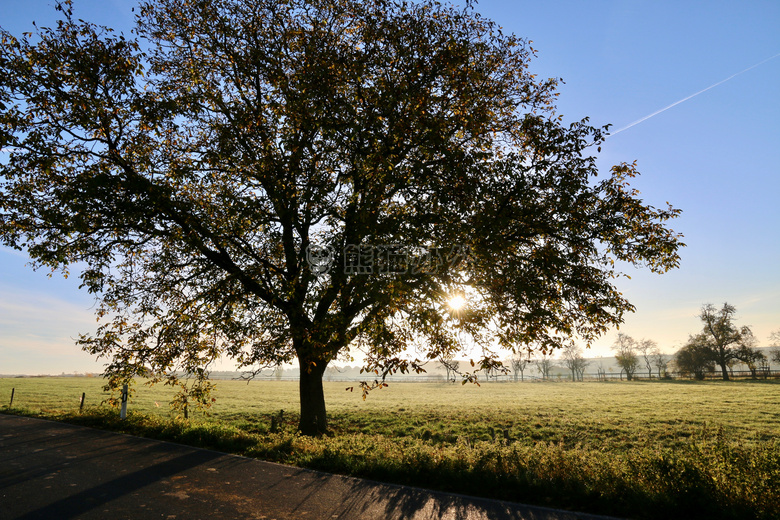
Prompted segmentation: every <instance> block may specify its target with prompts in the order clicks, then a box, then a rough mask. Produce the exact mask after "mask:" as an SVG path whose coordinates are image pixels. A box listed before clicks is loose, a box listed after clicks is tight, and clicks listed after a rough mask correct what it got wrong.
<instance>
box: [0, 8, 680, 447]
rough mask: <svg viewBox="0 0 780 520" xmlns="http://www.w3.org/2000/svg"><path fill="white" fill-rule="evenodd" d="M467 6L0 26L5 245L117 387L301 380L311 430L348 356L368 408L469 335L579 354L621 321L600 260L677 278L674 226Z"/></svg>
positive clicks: (609, 272) (67, 16) (509, 38)
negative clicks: (46, 286) (217, 367)
mask: <svg viewBox="0 0 780 520" xmlns="http://www.w3.org/2000/svg"><path fill="white" fill-rule="evenodd" d="M8 3H9V2H4V4H3V5H5V4H8ZM475 3H476V2H466V4H467V5H466V6H457V7H456V6H453V5H451V4H444V3H442V2H438V1H435V0H414V1H405V0H397V1H396V0H317V1H314V0H214V1H205V0H204V1H191V0H149V1H143V2H141V3H140V5H139V6H138V8H136V13H137V18H136V26H135V28H134V30H133V31H132V34H131V35H130V34H128V35H120V34H117V33H116V32H113V31H111V30H110V29H109V28H106V27H100V26H97V25H95V24H92V23H90V22H88V21H83V20H80V19H78V18H76V17H75V16H73V10H72V6H71V4H72V2H71V1H70V0H67V1H62V2H58V3H56V4H55V5H56V9H58V10H59V11H60V12H61V13H62V16H63V17H62V19H61V20H59V21H58V23H57V24H56V25H55V26H54V27H52V28H40V29H35V30H34V32H30V33H24V34H21V35H18V36H14V35H12V34H10V33H9V32H7V31H5V30H0V33H1V34H0V149H2V150H3V157H2V160H0V243H2V244H4V245H6V246H10V247H13V248H17V249H20V250H24V251H26V252H27V253H28V254H29V256H30V258H31V259H32V263H33V265H34V266H38V267H41V266H42V267H45V268H48V269H53V270H57V269H62V270H67V269H68V268H71V269H78V270H79V271H80V276H81V281H82V286H83V287H85V289H86V290H88V291H90V293H92V294H94V295H95V297H96V298H98V301H99V303H98V305H96V309H97V314H98V315H99V318H100V319H101V322H100V325H99V326H98V328H97V330H96V331H95V332H94V333H91V334H86V335H83V336H81V337H80V340H79V344H80V345H81V346H82V348H84V349H85V350H86V351H88V352H89V353H91V354H93V355H95V356H98V357H101V358H105V359H107V360H108V361H109V362H108V363H107V369H106V376H107V378H108V384H109V385H110V386H111V387H113V388H116V387H117V386H118V385H121V384H122V382H125V381H128V380H130V379H132V378H134V377H152V378H159V379H161V380H166V381H169V382H175V381H176V379H177V374H181V373H187V374H196V375H197V381H198V384H201V388H207V384H208V374H209V370H210V369H211V367H213V365H214V364H215V363H216V362H218V360H220V359H230V360H232V361H235V362H236V363H237V364H238V365H239V366H240V368H243V369H250V370H251V369H253V368H255V367H257V366H258V365H267V364H269V363H270V364H275V363H289V362H292V361H293V360H297V363H298V367H299V368H298V377H299V380H300V383H299V397H300V414H299V429H300V431H301V432H303V433H304V434H307V435H318V434H322V433H325V432H326V431H327V413H326V406H325V395H324V391H323V385H322V379H323V374H324V373H325V369H326V368H327V366H328V364H329V363H331V362H334V361H335V360H337V359H338V356H339V353H340V352H343V351H344V350H345V349H349V348H350V347H351V346H357V345H359V347H360V348H361V349H363V350H364V357H363V359H364V360H365V366H364V368H365V369H366V373H368V374H374V375H375V376H376V379H374V380H373V382H372V381H364V382H363V383H364V384H363V389H364V391H368V390H369V389H371V388H375V387H376V386H379V385H380V384H381V385H383V384H384V377H385V376H387V375H389V374H392V373H395V372H396V371H401V372H405V371H417V370H423V369H422V366H424V365H425V364H426V363H427V362H428V361H431V360H434V359H437V358H438V357H439V356H441V355H446V354H447V353H451V352H456V351H458V349H459V346H460V345H459V334H470V335H472V336H474V335H476V336H478V338H479V339H480V340H481V339H485V341H483V343H482V344H483V345H488V344H495V345H498V346H505V345H503V344H502V339H501V338H514V339H518V338H519V339H520V340H522V341H523V342H526V343H527V342H532V341H540V342H541V343H543V344H544V345H546V347H547V348H550V349H554V348H556V347H557V346H560V345H561V344H562V342H563V341H565V337H564V339H562V338H561V337H560V335H558V334H557V331H566V332H567V334H566V335H564V336H568V335H569V333H571V334H576V335H578V336H579V337H581V338H582V339H583V340H584V341H585V342H592V341H593V340H594V339H595V338H597V337H598V336H599V335H600V334H602V333H603V332H604V331H606V330H609V328H611V327H612V326H614V325H616V324H620V323H622V321H623V317H624V315H625V313H627V312H631V311H633V309H634V307H633V306H632V305H631V303H630V302H629V301H628V300H627V299H626V298H625V297H624V296H623V294H622V293H621V292H620V291H619V290H618V287H616V286H615V285H614V280H615V279H616V277H617V275H618V274H619V273H618V271H617V270H616V268H615V267H614V266H615V265H616V262H620V261H623V262H628V263H630V264H634V265H641V266H646V267H648V268H649V269H650V270H652V271H653V272H658V273H661V272H665V271H667V270H668V269H671V268H674V267H676V266H677V265H678V263H679V255H678V254H677V250H678V248H679V247H680V246H681V245H682V244H681V243H680V235H678V234H677V233H674V232H673V231H672V230H671V229H669V228H668V227H667V221H668V220H669V219H672V218H675V217H676V216H677V215H678V214H679V211H678V210H676V209H674V208H672V207H671V206H667V207H664V208H655V207H653V206H650V205H646V204H644V203H643V201H642V200H641V199H640V198H638V197H637V193H636V191H635V190H633V189H632V188H631V186H630V182H631V179H632V178H633V177H635V176H636V175H638V171H637V168H636V165H635V164H633V163H620V164H617V165H614V166H613V167H612V169H611V171H610V172H599V171H598V167H597V160H596V157H595V153H596V151H597V150H598V146H599V145H600V144H601V142H602V141H603V140H604V137H605V129H604V128H596V127H593V126H591V125H590V124H588V121H587V119H585V120H582V121H577V122H573V123H571V124H569V125H564V124H563V123H562V119H561V118H560V117H559V116H558V114H557V113H556V108H555V100H556V96H557V92H556V90H557V81H556V80H554V79H543V78H537V77H536V75H535V74H532V73H531V72H530V70H529V67H530V64H531V60H532V57H533V56H534V53H535V50H534V49H533V48H532V46H531V43H530V42H529V41H527V40H524V39H522V38H520V37H518V36H515V35H513V34H507V33H505V32H503V31H502V30H501V28H500V27H499V25H498V24H497V23H496V22H494V21H491V20H489V19H487V18H485V17H483V16H480V15H479V14H478V13H477V12H475V8H474V4H475ZM591 151H592V152H593V153H591ZM596 175H600V177H599V180H596ZM466 289H468V290H469V291H471V293H472V298H471V300H472V302H471V303H470V304H469V305H468V306H467V308H465V309H464V310H459V311H457V312H456V311H453V310H452V309H451V308H450V307H449V306H448V305H447V302H448V300H449V295H451V294H454V293H458V292H463V291H464V290H466ZM564 302H565V304H564ZM487 336H492V338H487ZM493 340H494V341H493ZM415 345H425V348H424V349H423V350H422V351H418V352H421V353H420V355H419V356H414V355H409V353H410V352H413V351H414V349H413V346H415ZM480 353H481V354H482V355H481V357H480V359H478V360H476V363H475V372H476V371H479V370H487V369H489V368H491V367H495V366H497V365H499V364H500V361H499V360H498V355H499V354H498V353H497V349H493V350H491V349H489V348H485V349H481V350H480ZM472 376H473V377H474V379H476V375H475V374H473V373H472ZM371 377H372V378H373V377H374V376H371ZM205 394H206V392H200V393H196V394H193V393H191V392H190V393H189V394H188V395H190V396H192V395H205ZM208 401H209V400H208V399H204V402H208ZM190 402H191V401H190Z"/></svg>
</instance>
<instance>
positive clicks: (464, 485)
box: [0, 378, 780, 519]
mask: <svg viewBox="0 0 780 520" xmlns="http://www.w3.org/2000/svg"><path fill="white" fill-rule="evenodd" d="M102 385H103V381H102V380H101V379H99V378H14V379H0V405H2V407H1V408H0V410H2V411H5V412H11V413H25V414H30V415H38V416H43V417H48V418H53V419H58V420H66V421H69V422H76V423H80V424H86V425H90V426H95V427H102V428H109V429H113V430H118V431H124V432H128V433H132V434H136V435H144V436H150V437H157V438H162V439H166V440H173V441H177V442H182V443H187V444H194V445H198V446H203V447H209V448H215V449H219V450H222V451H229V452H234V453H239V454H242V455H246V456H251V457H258V458H263V459H267V460H273V461H276V462H282V463H287V464H295V465H299V466H304V467H309V468H314V469H321V470H325V471H332V472H336V473H343V474H350V475H354V476H360V477H369V478H373V479H376V480H382V481H388V482H396V483H402V484H410V485H417V486H422V487H429V488H436V489H441V490H445V491H453V492H459V493H464V494H470V495H480V496H487V497H492V498H499V499H504V500H512V501H518V502H525V503H533V504H538V505H544V506H550V507H563V508H568V509H574V510H579V511H586V512H593V513H601V514H611V515H615V516H620V517H625V518H638V519H643V518H734V519H737V518H740V519H747V518H756V519H771V518H780V428H778V424H780V384H779V383H778V382H775V381H760V382H759V381H756V382H751V381H739V382H717V381H714V382H687V381H671V382H666V381H664V382H631V383H629V382H609V383H605V382H585V383H571V382H566V383H520V384H517V383H490V384H483V385H482V386H475V385H466V386H462V385H459V384H448V383H429V384H421V383H394V384H391V385H390V386H389V387H388V388H384V389H381V390H375V391H373V392H372V393H371V394H370V395H369V397H368V399H367V400H365V401H364V400H363V399H362V398H361V394H360V391H359V389H357V388H356V389H355V391H354V392H349V391H345V387H347V386H349V384H348V383H335V382H334V383H325V391H326V401H327V403H328V413H329V419H330V429H331V432H332V433H331V434H330V435H328V436H324V437H322V438H307V437H301V436H299V435H298V434H297V433H296V432H295V426H296V424H297V409H298V394H297V383H295V382H277V381H253V382H250V383H249V384H247V383H246V382H242V381H217V382H216V385H217V392H216V394H215V397H216V398H217V401H216V402H215V404H214V405H213V406H212V408H211V409H210V410H208V412H207V413H203V412H194V411H191V412H190V414H189V419H186V420H185V419H184V418H183V417H182V416H181V413H180V412H179V411H176V410H171V409H170V407H169V406H168V402H169V401H170V400H171V397H172V394H173V390H171V389H170V388H167V387H163V386H155V387H151V388H149V387H147V386H144V385H142V384H139V385H137V386H136V393H135V395H134V396H133V398H132V399H131V402H130V405H129V415H128V419H127V420H126V421H119V420H118V413H117V411H116V410H115V409H113V408H111V407H109V406H107V405H106V404H101V403H102V402H103V401H105V400H106V399H107V398H108V397H109V394H107V393H105V392H103V391H102V388H101V387H102ZM11 388H15V396H14V404H13V408H12V409H9V407H8V403H9V400H10V395H11ZM82 392H85V393H86V400H85V407H84V410H83V412H81V413H79V399H80V397H81V393H82ZM282 410H283V412H280V411H282Z"/></svg>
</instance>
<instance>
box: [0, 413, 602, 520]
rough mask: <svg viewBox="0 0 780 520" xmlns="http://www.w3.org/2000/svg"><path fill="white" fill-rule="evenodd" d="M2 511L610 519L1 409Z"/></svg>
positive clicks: (189, 518) (227, 519)
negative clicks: (302, 466)
mask: <svg viewBox="0 0 780 520" xmlns="http://www.w3.org/2000/svg"><path fill="white" fill-rule="evenodd" d="M0 518H1V519H4V520H10V519H25V520H27V519H46V520H49V519H66V518H78V519H85V520H88V519H100V520H103V519H105V518H111V519H125V518H127V519H133V520H146V519H160V518H162V519H166V520H176V519H186V520H197V519H209V520H212V519H219V520H239V519H241V520H245V519H247V520H249V519H267V520H271V519H278V520H282V519H296V520H297V519H307V518H311V519H345V520H351V519H371V520H383V519H388V520H391V519H392V520H395V519H399V520H400V519H404V520H405V519H409V520H412V519H413V520H433V519H442V520H444V519H447V520H449V519H467V520H483V519H491V520H493V519H496V520H498V519H516V520H521V519H522V520H575V519H579V520H597V519H602V520H603V519H606V517H598V516H593V515H584V514H577V513H570V512H562V511H554V510H551V509H545V508H537V507H529V506H524V505H520V504H513V503H507V502H499V501H494V500H483V499H478V498H472V497H466V496H461V495H452V494H446V493H438V492H432V491H427V490H423V489H418V488H410V487H404V486H394V485H388V484H381V483H377V482H372V481H367V480H361V479H355V478H349V477H341V476H337V475H331V474H327V473H321V472H317V471H309V470H304V469H300V468H295V467H290V466H283V465H281V464H273V463H269V462H263V461H258V460H254V459H248V458H245V457H238V456H234V455H226V454H224V453H219V452H215V451H209V450H202V449H197V448H191V447H188V446H182V445H179V444H172V443H168V442H160V441H155V440H149V439H142V438H138V437H131V436H129V435H122V434H117V433H111V432H104V431H100V430H94V429H91V428H85V427H81V426H72V425H68V424H63V423H57V422H52V421H44V420H40V419H30V418H26V417H15V416H11V415H2V414H0Z"/></svg>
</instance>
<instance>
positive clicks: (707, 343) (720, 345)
mask: <svg viewBox="0 0 780 520" xmlns="http://www.w3.org/2000/svg"><path fill="white" fill-rule="evenodd" d="M736 312H737V310H736V308H735V307H734V306H732V305H729V304H728V303H724V304H723V307H721V308H720V309H718V308H716V307H715V306H714V305H712V304H709V303H708V304H706V305H704V306H702V308H701V314H700V315H699V319H701V321H702V325H703V330H702V332H701V333H700V334H697V335H696V338H697V339H696V342H697V344H698V345H700V346H701V347H702V348H704V349H706V351H707V352H708V353H709V354H708V355H709V359H711V360H712V361H714V362H715V364H716V365H718V366H719V367H720V369H721V374H722V376H723V380H724V381H728V380H729V363H730V362H733V361H741V359H740V352H742V353H743V354H744V353H745V351H744V350H741V349H742V348H743V347H750V346H751V345H753V344H754V343H755V338H754V336H753V332H752V331H751V330H750V327H739V328H738V327H737V326H736V325H735V324H734V314H735V313H736Z"/></svg>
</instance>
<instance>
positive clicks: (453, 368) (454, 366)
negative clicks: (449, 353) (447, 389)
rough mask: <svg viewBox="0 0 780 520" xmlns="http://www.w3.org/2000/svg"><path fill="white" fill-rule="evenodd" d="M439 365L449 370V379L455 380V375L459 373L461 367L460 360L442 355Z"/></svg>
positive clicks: (446, 370)
mask: <svg viewBox="0 0 780 520" xmlns="http://www.w3.org/2000/svg"><path fill="white" fill-rule="evenodd" d="M439 366H440V367H441V368H443V369H444V371H445V372H447V381H450V382H452V383H454V382H455V376H456V375H457V374H458V369H459V368H460V361H455V360H454V359H452V358H451V357H447V358H445V357H440V358H439Z"/></svg>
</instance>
